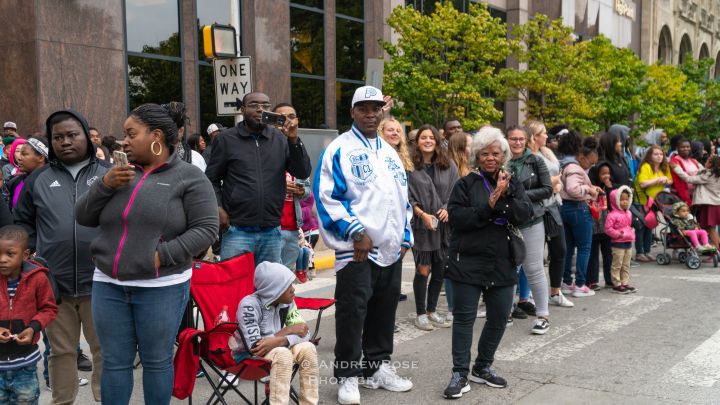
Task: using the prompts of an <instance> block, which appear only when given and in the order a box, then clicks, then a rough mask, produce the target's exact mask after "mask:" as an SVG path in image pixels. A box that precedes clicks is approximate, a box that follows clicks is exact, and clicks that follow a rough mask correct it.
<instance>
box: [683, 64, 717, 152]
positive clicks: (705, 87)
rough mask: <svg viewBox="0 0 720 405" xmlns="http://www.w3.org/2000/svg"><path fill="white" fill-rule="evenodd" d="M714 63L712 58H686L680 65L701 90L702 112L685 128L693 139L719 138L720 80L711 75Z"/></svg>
mask: <svg viewBox="0 0 720 405" xmlns="http://www.w3.org/2000/svg"><path fill="white" fill-rule="evenodd" d="M713 63H714V60H713V59H712V58H704V59H700V60H695V59H692V58H686V59H685V61H684V62H683V63H682V65H680V66H679V68H680V70H681V71H682V72H683V73H684V74H685V76H687V78H688V80H689V81H690V82H692V83H695V84H696V85H697V87H698V91H699V94H698V95H699V99H698V100H697V101H698V103H699V104H700V113H699V115H698V116H697V118H696V119H695V120H694V121H693V122H691V124H690V126H689V127H688V128H687V129H686V130H685V135H686V136H687V137H689V138H692V139H700V138H717V137H718V135H719V134H720V82H718V81H717V80H715V79H714V78H712V77H711V76H710V67H711V66H712V65H713Z"/></svg>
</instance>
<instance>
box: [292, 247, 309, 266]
mask: <svg viewBox="0 0 720 405" xmlns="http://www.w3.org/2000/svg"><path fill="white" fill-rule="evenodd" d="M309 267H310V248H309V247H302V248H300V253H299V254H298V258H297V263H296V264H295V268H296V269H297V270H307V269H308V268H309Z"/></svg>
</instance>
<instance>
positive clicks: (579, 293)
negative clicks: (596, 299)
mask: <svg viewBox="0 0 720 405" xmlns="http://www.w3.org/2000/svg"><path fill="white" fill-rule="evenodd" d="M593 295H595V291H593V290H591V289H589V288H588V286H586V285H584V286H582V287H580V288H578V287H575V291H573V293H572V296H573V297H575V298H582V297H592V296H593Z"/></svg>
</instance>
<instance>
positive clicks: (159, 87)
mask: <svg viewBox="0 0 720 405" xmlns="http://www.w3.org/2000/svg"><path fill="white" fill-rule="evenodd" d="M180 67H181V64H180V63H178V62H171V61H166V60H158V59H150V58H141V57H138V56H128V87H129V88H128V92H129V93H130V97H129V98H130V110H132V109H134V108H135V107H137V106H139V105H141V104H145V103H167V102H168V101H182V99H183V98H182V73H181V69H180Z"/></svg>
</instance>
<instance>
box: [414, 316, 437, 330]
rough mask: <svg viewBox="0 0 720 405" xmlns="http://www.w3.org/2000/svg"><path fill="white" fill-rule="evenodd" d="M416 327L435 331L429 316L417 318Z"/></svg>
mask: <svg viewBox="0 0 720 405" xmlns="http://www.w3.org/2000/svg"><path fill="white" fill-rule="evenodd" d="M415 327H416V328H418V329H420V330H426V331H431V330H435V327H434V326H433V325H432V324H431V323H430V320H429V319H428V316H427V314H422V315H420V316H417V317H415Z"/></svg>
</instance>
